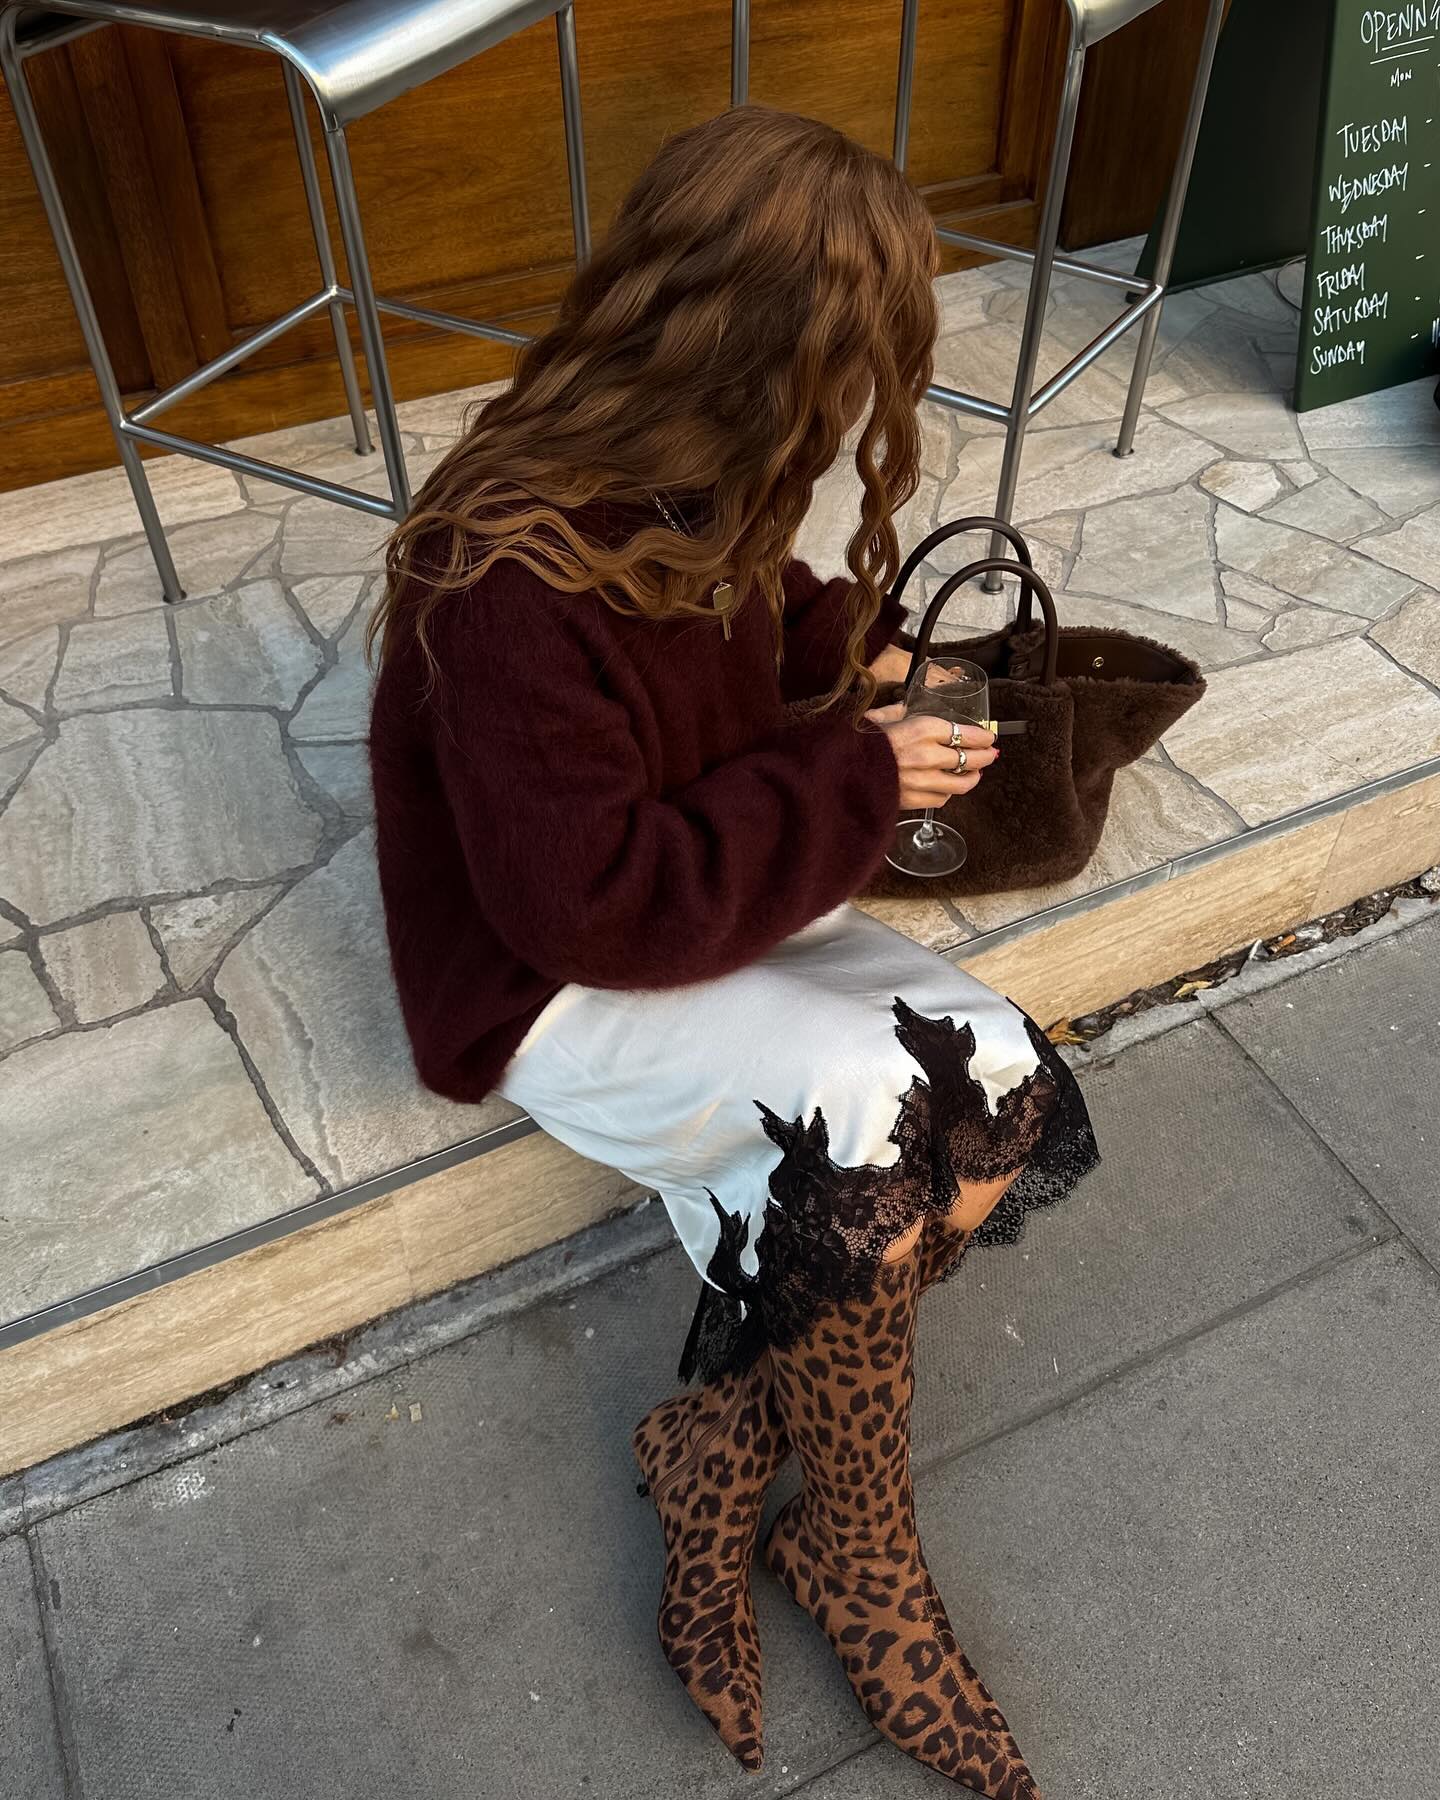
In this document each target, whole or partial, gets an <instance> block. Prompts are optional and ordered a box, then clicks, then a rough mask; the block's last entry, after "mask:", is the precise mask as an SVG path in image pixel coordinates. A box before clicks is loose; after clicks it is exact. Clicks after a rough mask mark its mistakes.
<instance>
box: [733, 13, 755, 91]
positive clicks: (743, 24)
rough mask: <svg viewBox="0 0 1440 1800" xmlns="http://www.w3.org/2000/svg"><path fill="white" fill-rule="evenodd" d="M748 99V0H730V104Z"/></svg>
mask: <svg viewBox="0 0 1440 1800" xmlns="http://www.w3.org/2000/svg"><path fill="white" fill-rule="evenodd" d="M749 99H750V0H730V104H731V105H732V106H745V105H747V104H748V102H749Z"/></svg>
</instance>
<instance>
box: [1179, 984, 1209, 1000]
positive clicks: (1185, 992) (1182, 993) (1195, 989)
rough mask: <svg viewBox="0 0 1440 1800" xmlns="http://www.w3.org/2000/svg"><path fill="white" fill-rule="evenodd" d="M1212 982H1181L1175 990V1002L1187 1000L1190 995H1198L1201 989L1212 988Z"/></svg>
mask: <svg viewBox="0 0 1440 1800" xmlns="http://www.w3.org/2000/svg"><path fill="white" fill-rule="evenodd" d="M1214 985H1215V983H1214V982H1213V981H1182V982H1181V983H1180V985H1179V987H1178V988H1176V990H1175V998H1176V999H1177V1000H1188V999H1189V998H1190V996H1191V995H1192V994H1198V993H1199V992H1200V991H1201V989H1202V988H1208V987H1214Z"/></svg>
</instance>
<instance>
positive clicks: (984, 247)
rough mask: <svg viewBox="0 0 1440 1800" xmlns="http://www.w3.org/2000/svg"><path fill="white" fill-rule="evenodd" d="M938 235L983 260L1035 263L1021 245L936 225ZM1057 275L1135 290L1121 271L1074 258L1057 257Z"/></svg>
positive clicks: (1132, 283)
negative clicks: (979, 254) (978, 254)
mask: <svg viewBox="0 0 1440 1800" xmlns="http://www.w3.org/2000/svg"><path fill="white" fill-rule="evenodd" d="M935 235H936V237H938V238H939V239H940V241H941V243H944V244H954V245H955V246H956V247H957V248H958V249H961V250H978V251H980V253H981V254H982V255H984V256H1003V257H1004V258H1005V260H1006V261H1007V262H1021V263H1033V262H1034V260H1035V252H1034V251H1033V250H1022V249H1021V248H1020V247H1019V245H1018V244H1001V243H998V242H997V241H996V240H995V239H994V238H982V237H973V236H972V235H971V234H970V233H969V232H968V231H951V230H950V228H949V227H948V226H946V225H937V226H936V227H935ZM1051 267H1052V268H1053V269H1054V271H1055V273H1056V274H1059V275H1079V276H1081V277H1083V279H1084V280H1086V281H1098V282H1101V283H1102V284H1103V285H1104V286H1106V287H1121V288H1134V286H1135V277H1134V276H1133V275H1126V274H1124V273H1123V272H1122V271H1121V270H1119V269H1105V268H1102V267H1101V266H1100V264H1099V263H1088V262H1082V261H1081V260H1080V259H1079V258H1078V257H1074V256H1057V257H1056V258H1055V261H1054V263H1053V264H1052V265H1051Z"/></svg>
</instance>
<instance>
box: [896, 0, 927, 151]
mask: <svg viewBox="0 0 1440 1800" xmlns="http://www.w3.org/2000/svg"><path fill="white" fill-rule="evenodd" d="M919 20H920V0H905V9H904V11H903V12H902V13H901V15H900V70H899V73H898V75H897V76H896V78H895V148H894V150H893V152H892V155H893V156H894V159H895V167H896V168H897V169H903V168H904V167H905V159H906V157H907V156H908V155H909V154H910V105H911V100H912V98H913V96H914V92H915V27H916V25H917V24H918V23H919Z"/></svg>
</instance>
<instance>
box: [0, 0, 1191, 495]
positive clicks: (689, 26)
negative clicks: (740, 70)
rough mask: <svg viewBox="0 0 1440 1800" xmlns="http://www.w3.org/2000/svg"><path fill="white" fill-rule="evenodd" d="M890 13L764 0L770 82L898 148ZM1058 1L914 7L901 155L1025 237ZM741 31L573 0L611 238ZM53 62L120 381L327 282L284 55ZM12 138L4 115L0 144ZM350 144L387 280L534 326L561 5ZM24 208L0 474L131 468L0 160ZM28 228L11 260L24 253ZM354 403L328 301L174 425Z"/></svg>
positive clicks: (705, 97)
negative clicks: (625, 203) (318, 261)
mask: <svg viewBox="0 0 1440 1800" xmlns="http://www.w3.org/2000/svg"><path fill="white" fill-rule="evenodd" d="M1199 3H1200V0H1166V7H1167V8H1170V7H1190V8H1191V9H1192V10H1193V9H1195V8H1196V7H1198V5H1199ZM900 10H901V8H900V0H827V4H826V5H825V6H824V7H820V6H817V5H815V4H814V0H763V3H762V4H758V5H756V6H755V8H754V14H753V19H754V27H753V29H754V37H753V54H752V92H753V94H754V97H755V98H756V99H757V100H758V101H761V102H765V103H770V104H775V105H785V106H789V107H792V108H794V109H795V110H798V111H808V112H812V113H815V114H817V115H819V116H822V117H825V118H827V119H830V120H832V121H833V122H834V123H835V124H837V125H839V126H841V127H842V128H843V129H845V130H848V131H850V132H852V133H853V134H854V135H855V136H857V137H859V138H860V139H861V140H862V141H863V142H865V143H868V144H870V145H871V146H872V147H874V148H875V149H877V150H882V151H883V150H886V149H888V147H889V145H890V141H891V130H892V118H893V106H894V94H895V67H896V60H897V56H898V47H899V29H900ZM1061 13H1062V8H1061V3H1060V0H927V3H926V5H925V6H924V7H923V8H922V10H921V15H920V40H919V58H918V66H917V74H916V84H915V106H914V117H913V124H912V131H911V154H910V169H911V174H912V176H913V177H914V179H915V180H916V181H917V183H918V184H919V185H920V186H921V188H922V191H924V192H925V194H926V196H927V199H928V200H929V202H930V204H931V206H932V208H933V209H934V210H935V211H936V213H937V215H938V216H941V217H943V218H944V219H945V220H946V221H947V222H949V223H964V224H965V225H966V226H967V227H968V228H969V229H972V230H978V231H983V232H988V233H989V234H990V235H994V236H998V237H1001V238H1004V239H1006V240H1007V241H1010V242H1025V241H1027V240H1028V239H1029V238H1030V237H1031V236H1032V235H1033V231H1034V225H1035V214H1036V197H1037V196H1036V189H1037V180H1038V178H1039V177H1040V176H1041V174H1042V173H1043V169H1044V166H1045V161H1046V157H1047V155H1048V148H1049V141H1050V133H1051V129H1052V123H1053V117H1054V106H1055V99H1056V89H1057V78H1058V73H1059V62H1058V55H1057V50H1058V46H1059V44H1060V42H1061V37H1062V34H1061V31H1060V20H1061ZM729 23H730V8H729V3H728V0H700V3H699V4H694V3H692V0H605V3H603V4H593V5H582V6H581V7H580V9H579V24H578V36H579V46H580V61H581V80H582V89H583V99H584V106H585V115H586V117H585V122H586V133H587V163H588V171H589V178H590V184H591V197H592V210H593V215H594V219H595V224H596V227H597V230H603V227H604V222H605V220H606V219H607V218H608V217H609V216H610V215H611V213H612V212H613V210H614V207H615V205H616V203H617V202H618V200H619V198H620V196H621V195H622V194H623V192H624V191H625V189H626V187H627V186H628V185H629V183H630V182H631V181H632V180H633V179H634V177H635V175H636V174H637V173H638V172H639V170H640V169H641V168H642V167H643V166H644V164H645V162H646V160H647V159H648V158H649V156H650V155H651V154H652V153H653V151H654V149H655V147H656V145H657V144H658V143H659V142H660V141H661V140H662V138H663V137H664V136H665V135H666V134H667V133H669V132H671V131H673V130H675V129H677V128H679V127H681V126H683V125H685V124H687V123H689V122H691V121H692V120H695V119H699V118H703V117H706V116H708V115H709V114H711V113H713V112H715V111H717V110H719V109H720V108H721V107H722V106H723V105H724V104H725V103H726V100H727V98H728V92H729ZM67 58H74V59H77V60H76V61H75V63H74V67H75V68H77V69H78V70H79V73H80V82H79V86H78V88H77V89H76V90H75V99H74V103H73V105H72V107H71V109H70V111H69V114H68V116H66V115H65V111H64V108H63V106H62V105H61V104H60V98H59V96H60V89H61V88H62V87H63V85H64V83H65V82H66V81H67V80H70V79H71V77H70V76H69V74H68V70H69V69H70V67H71V64H70V63H69V62H68V61H66V60H65V59H67ZM50 61H51V62H52V63H53V64H54V65H55V71H54V73H53V74H52V73H51V71H50V70H49V69H47V68H46V67H45V64H43V63H42V64H40V65H38V66H39V68H40V69H41V70H42V71H43V72H44V76H45V79H46V80H48V81H50V82H51V84H52V87H53V88H54V89H55V92H54V93H53V94H52V96H51V102H50V103H51V109H52V111H54V112H55V113H56V117H57V119H58V120H59V121H60V123H61V124H62V126H63V129H62V130H61V131H60V133H59V134H58V136H57V139H56V143H57V148H62V146H63V155H64V157H65V159H66V160H67V164H68V167H67V179H68V186H69V188H70V190H71V191H72V196H73V197H74V198H75V199H76V200H78V202H79V205H78V207H77V219H78V220H79V221H80V223H81V224H82V226H83V233H84V236H85V239H86V244H85V249H86V255H87V259H88V263H89V266H91V267H92V268H93V270H94V271H95V279H96V286H97V296H98V293H99V292H100V291H102V290H103V292H104V294H105V305H106V307H107V316H110V317H111V323H112V325H113V331H112V342H113V343H114V344H115V348H116V350H117V353H118V355H117V360H118V362H119V364H120V370H121V377H122V383H123V385H124V386H125V387H126V389H127V391H129V392H131V393H134V394H136V395H140V394H143V393H146V392H149V391H153V389H154V387H155V386H156V385H158V384H160V383H163V382H165V381H169V380H174V379H175V378H176V377H177V375H179V374H183V373H184V372H185V370H186V368H187V367H191V366H195V365H196V364H198V363H199V362H201V361H203V360H205V359H206V358H208V357H210V356H213V355H215V354H217V353H218V352H219V350H221V349H223V348H224V347H226V345H228V344H229V343H230V342H232V341H234V339H235V338H236V337H238V336H240V335H242V334H244V333H245V332H247V331H250V330H253V329H254V328H255V327H256V326H258V325H261V324H263V323H265V322H267V321H268V320H270V319H271V318H273V317H275V316H276V315H277V314H278V313H280V312H281V311H283V310H285V309H286V308H287V307H289V306H291V305H293V304H294V302H295V301H296V300H298V299H299V298H301V297H303V295H304V294H306V293H308V292H310V291H312V290H313V288H314V286H315V285H316V284H317V279H318V277H317V271H316V268H315V259H314V251H313V245H312V243H311V239H310V232H309V225H308V221H307V218H306V214H305V209H304V201H303V194H302V190H301V187H300V182H299V178H298V173H297V171H296V168H295V162H294V152H293V145H292V142H291V137H290V124H289V116H288V111H287V108H286V105H285V96H284V88H283V84H282V81H281V79H280V72H279V70H278V68H277V67H276V65H275V62H274V60H273V59H272V58H270V57H268V56H266V55H265V54H263V53H259V52H252V51H247V50H242V49H238V48H234V47H230V46H221V45H215V44H208V43H201V42H198V41H195V40H190V39H181V38H173V39H168V40H163V41H162V40H159V39H157V38H156V37H155V36H154V35H153V34H146V33H134V32H132V33H127V34H125V36H124V37H123V38H122V36H121V34H117V33H114V32H111V33H105V34H101V35H97V36H94V37H91V38H87V39H85V40H82V41H80V42H79V43H77V44H75V45H72V46H71V47H69V49H67V50H66V51H63V52H60V53H57V54H56V55H55V56H54V57H53V58H52V59H50ZM142 118H143V119H145V120H146V121H147V122H148V130H147V131H146V132H145V133H142V132H141V131H140V129H139V124H138V121H139V120H140V119H142ZM312 123H313V121H312ZM77 126H79V127H81V128H80V129H79V130H77V129H76V128H77ZM13 132H14V126H13V121H12V120H11V119H10V118H9V116H8V111H7V112H5V113H4V115H3V116H0V153H3V149H4V147H5V144H6V133H9V134H11V135H12V136H13ZM314 135H315V136H316V137H317V138H318V131H317V132H316V133H315V134H314ZM70 139H73V140H75V141H74V142H69V141H67V140H70ZM92 139H93V144H92V141H91V140H92ZM351 148H352V156H353V161H354V165H355V170H356V178H357V183H358V185H359V188H360V194H361V202H362V210H363V212H364V217H365V224H366V231H367V236H368V240H369V246H370V253H371V260H372V263H373V265H374V268H375V272H376V278H377V282H378V284H379V285H380V287H381V289H382V291H385V290H388V291H390V292H392V293H395V294H397V295H401V296H404V297H407V298H411V299H414V300H418V301H420V302H421V303H422V304H423V303H428V304H431V305H435V306H439V307H442V308H444V309H447V310H451V311H456V312H461V313H469V314H472V315H476V316H490V317H494V318H500V319H507V320H509V321H512V322H519V323H522V324H525V325H527V326H532V327H533V326H534V325H535V324H536V323H539V322H543V319H544V318H545V316H546V314H547V311H548V309H549V308H550V307H552V306H553V303H554V301H555V299H556V297H557V296H558V294H559V293H560V291H561V290H562V288H563V286H564V283H565V281H566V280H567V279H568V276H569V272H570V254H571V248H570V226H569V206H568V193H567V186H566V178H565V161H564V140H563V133H562V128H561V114H560V96H559V80H558V70H557V63H556V51H555V36H554V29H553V26H552V25H551V24H550V23H548V22H547V23H544V24H542V25H538V26H535V27H533V28H532V29H531V30H529V31H527V32H524V33H522V34H520V35H519V36H518V37H516V38H513V39H511V40H510V41H509V42H508V43H506V44H503V45H501V46H499V47H498V48H497V49H495V50H493V51H490V52H488V53H487V54H486V55H484V56H483V57H480V58H477V59H475V60H474V61H472V62H471V63H470V64H469V65H467V66H466V67H464V68H461V69H458V70H455V71H453V72H452V73H451V74H450V75H448V76H445V77H443V78H442V79H440V80H438V81H435V82H432V83H430V84H429V85H428V86H426V87H424V88H422V89H419V90H417V91H415V92H413V93H411V94H408V95H405V96H403V97H402V98H401V99H399V100H397V101H395V102H394V103H392V105H390V106H389V107H387V108H385V109H384V110H383V111H381V112H380V113H378V114H376V115H374V116H372V117H371V118H369V119H365V120H362V121H361V122H360V123H359V124H358V125H357V126H356V127H354V129H353V130H352V133H351ZM96 150H98V151H99V152H101V153H102V155H101V161H103V163H104V172H103V173H102V172H101V168H100V164H99V162H97V159H96V156H95V151H96ZM322 164H323V157H322ZM326 185H327V190H328V183H327V184H326ZM12 219H13V220H14V221H15V225H14V229H13V230H12V231H11V232H10V233H8V234H6V235H5V236H4V237H3V238H0V244H3V245H4V246H5V247H4V248H3V249H0V316H4V313H5V312H7V311H8V312H11V314H12V317H13V316H14V315H15V313H16V311H17V310H18V314H19V317H18V320H17V326H18V328H16V327H11V328H9V329H7V330H6V331H5V333H4V338H3V344H0V421H5V422H7V423H8V427H9V428H8V430H7V431H6V432H4V433H0V487H4V486H16V485H20V484H21V483H22V482H28V481H34V480H36V479H37V478H40V477H44V476H53V475H57V474H61V473H70V472H73V471H75V470H78V469H81V468H89V467H96V466H99V465H101V464H104V463H108V462H111V461H113V460H114V451H113V447H112V445H111V444H110V441H109V436H108V432H107V431H106V430H105V427H104V421H103V417H102V416H101V415H100V413H99V409H98V406H97V405H96V404H95V397H94V388H93V383H92V382H91V381H90V378H89V376H88V373H87V371H86V370H85V367H84V362H83V356H82V355H81V352H80V344H79V336H78V332H77V331H76V330H75V328H74V325H73V320H72V317H71V314H70V310H69V307H68V304H67V303H66V301H65V299H64V298H63V290H61V289H60V287H59V283H58V271H57V270H56V269H55V267H54V258H53V251H51V250H50V249H49V247H48V240H47V237H46V234H45V231H44V225H43V219H41V217H40V213H39V207H38V204H37V203H36V201H35V198H34V194H33V190H32V189H31V187H30V183H29V175H28V170H26V169H24V168H23V166H17V165H16V164H15V163H14V162H10V163H0V224H3V223H9V222H10V221H11V220H12ZM37 227H38V230H37ZM16 242H20V243H21V244H22V245H23V249H22V251H21V254H20V255H14V254H11V252H10V245H11V244H14V243H16ZM22 256H23V257H24V258H25V260H24V262H23V264H22V261H21V257H22ZM947 260H948V261H949V262H950V263H951V264H952V266H953V265H954V264H955V263H957V262H960V261H963V260H967V259H966V258H964V257H962V256H960V255H958V254H955V253H952V254H951V255H950V256H949V257H948V258H947ZM968 260H973V259H968ZM12 296H19V306H18V309H17V308H16V307H15V301H14V299H13V298H12ZM387 344H388V345H389V347H390V350H391V357H392V373H393V376H394V380H395V386H396V389H397V392H398V393H399V394H400V395H401V397H408V396H411V395H415V394H420V393H426V392H432V391H435V390H436V389H438V388H443V387H447V386H460V385H468V384H470V383H473V382H477V381H481V380H485V379H489V378H491V377H493V376H495V375H499V374H502V373H503V372H504V371H505V369H506V368H507V367H508V362H509V353H508V352H507V351H505V350H504V349H503V348H501V347H498V346H489V345H485V344H482V343H479V342H477V341H476V340H473V339H456V338H452V337H448V336H441V335H439V334H436V333H434V332H431V331H429V330H427V329H425V328H423V327H419V326H413V325H406V324H398V323H391V322H387ZM339 410H341V396H340V388H339V382H338V376H337V373H336V371H335V369H334V366H333V347H332V345H331V344H330V339H329V330H328V326H327V324H326V323H325V322H324V321H323V320H318V319H317V320H314V321H311V322H310V323H309V324H308V325H307V326H306V327H305V328H303V329H302V330H301V331H299V332H296V333H294V334H292V335H290V336H288V337H287V338H285V339H284V340H282V341H281V342H279V343H277V344H275V345H272V346H271V347H270V348H269V349H268V350H266V351H265V352H264V353H262V354H261V355H260V356H258V357H257V358H255V359H254V361H253V362H252V363H250V364H247V365H246V366H245V367H244V368H243V369H242V370H240V371H238V372H237V373H235V374H234V375H231V376H228V377H226V378H225V379H224V380H223V381H221V382H219V383H217V384H216V385H215V386H214V387H213V388H211V389H207V390H204V391H203V392H202V393H200V394H199V395H197V396H195V397H194V398H192V399H191V400H190V401H188V402H186V403H185V405H184V406H183V407H182V408H177V409H176V411H175V413H174V414H173V415H172V417H173V422H174V425H175V428H176V429H178V430H181V431H189V432H192V433H193V434H194V435H197V436H202V437H212V438H217V437H218V438H223V437H228V436H237V435H240V434H242V433H246V432H251V431H259V430H264V429H267V428H268V427H270V426H274V425H279V424H285V423H292V422H295V421H297V420H300V419H303V418H313V417H320V416H324V415H327V414H332V413H335V412H338V411H339Z"/></svg>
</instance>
